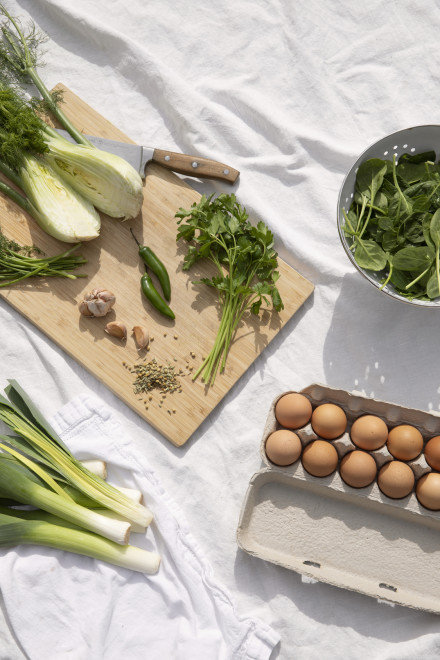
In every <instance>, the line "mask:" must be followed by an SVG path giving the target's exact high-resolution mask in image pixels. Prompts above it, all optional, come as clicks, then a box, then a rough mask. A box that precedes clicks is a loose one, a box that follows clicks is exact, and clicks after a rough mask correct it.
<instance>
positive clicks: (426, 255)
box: [393, 245, 435, 273]
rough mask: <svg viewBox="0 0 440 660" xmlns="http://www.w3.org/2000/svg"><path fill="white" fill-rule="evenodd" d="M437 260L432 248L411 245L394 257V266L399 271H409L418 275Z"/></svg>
mask: <svg viewBox="0 0 440 660" xmlns="http://www.w3.org/2000/svg"><path fill="white" fill-rule="evenodd" d="M434 259H435V253H434V251H433V249H432V248H430V247H425V246H421V247H416V246H415V245H409V246H408V247H404V248H402V249H401V250H399V251H398V252H396V254H394V255H393V265H394V267H395V268H397V269H398V270H409V271H411V272H415V273H418V272H420V271H422V270H425V269H426V268H427V267H428V266H430V265H431V264H432V263H433V261H434Z"/></svg>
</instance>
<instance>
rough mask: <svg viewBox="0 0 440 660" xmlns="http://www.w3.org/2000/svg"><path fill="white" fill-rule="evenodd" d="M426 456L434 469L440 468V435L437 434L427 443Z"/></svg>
mask: <svg viewBox="0 0 440 660" xmlns="http://www.w3.org/2000/svg"><path fill="white" fill-rule="evenodd" d="M425 458H426V462H427V463H428V465H430V466H431V467H432V468H433V469H434V470H440V435H436V436H434V437H433V438H431V440H428V442H427V443H426V445H425Z"/></svg>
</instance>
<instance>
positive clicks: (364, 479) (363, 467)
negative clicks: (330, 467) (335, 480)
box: [339, 449, 377, 488]
mask: <svg viewBox="0 0 440 660" xmlns="http://www.w3.org/2000/svg"><path fill="white" fill-rule="evenodd" d="M339 472H340V474H341V477H342V479H343V480H344V481H345V483H346V484H348V485H349V486H352V487H353V488H365V486H369V485H370V484H371V483H372V482H373V481H374V479H375V477H376V473H377V465H376V461H375V460H374V458H373V457H372V456H371V454H367V452H366V451H361V450H360V449H355V450H353V451H351V452H349V453H348V454H345V456H344V458H343V459H342V460H341V465H340V468H339Z"/></svg>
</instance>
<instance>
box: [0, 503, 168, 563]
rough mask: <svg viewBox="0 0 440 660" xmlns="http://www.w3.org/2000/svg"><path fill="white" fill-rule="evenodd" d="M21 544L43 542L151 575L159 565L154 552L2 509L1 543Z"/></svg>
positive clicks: (54, 520)
mask: <svg viewBox="0 0 440 660" xmlns="http://www.w3.org/2000/svg"><path fill="white" fill-rule="evenodd" d="M20 544H27V545H43V546H46V547H50V548H56V549H58V550H64V551H68V552H74V553H76V554H80V555H84V556H87V557H92V558H94V559H99V560H101V561H104V562H107V563H109V564H113V565H115V566H121V567H123V568H128V569H130V570H132V571H138V572H140V573H144V574H148V575H151V574H154V573H156V572H157V571H158V569H159V565H160V556H159V555H158V554H157V553H156V552H151V551H148V550H143V549H142V548H137V547H135V546H132V545H124V546H121V545H118V544H117V543H114V542H112V541H110V540H108V539H105V538H102V537H100V536H97V535H96V534H93V533H90V532H85V531H83V530H81V529H75V528H72V527H64V526H63V521H62V520H60V519H57V518H56V516H52V515H47V516H45V515H44V513H43V514H42V513H41V512H38V511H37V512H34V511H30V512H19V511H17V510H15V509H13V510H8V511H7V512H6V510H5V509H2V512H1V513H0V546H3V547H11V546H16V545H20Z"/></svg>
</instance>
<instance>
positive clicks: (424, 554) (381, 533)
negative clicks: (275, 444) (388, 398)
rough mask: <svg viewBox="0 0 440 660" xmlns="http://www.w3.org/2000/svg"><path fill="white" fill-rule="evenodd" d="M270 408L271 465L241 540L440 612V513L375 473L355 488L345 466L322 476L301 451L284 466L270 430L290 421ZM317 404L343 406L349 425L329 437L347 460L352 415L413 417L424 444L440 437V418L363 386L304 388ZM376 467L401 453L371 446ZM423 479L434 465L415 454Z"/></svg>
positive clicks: (287, 562)
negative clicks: (396, 491) (385, 489)
mask: <svg viewBox="0 0 440 660" xmlns="http://www.w3.org/2000/svg"><path fill="white" fill-rule="evenodd" d="M288 393H289V392H283V393H282V394H280V395H279V396H277V397H276V398H275V400H274V401H273V402H272V405H271V407H270V410H269V413H268V416H267V420H266V424H265V427H264V430H263V434H262V437H261V442H260V454H261V459H262V462H263V464H264V465H265V467H264V468H263V469H262V470H260V471H259V472H257V473H256V474H254V475H253V477H252V478H251V480H250V483H249V486H248V490H247V493H246V496H245V499H244V502H243V506H242V510H241V514H240V520H239V524H238V528H237V543H238V545H239V547H240V548H241V549H242V550H244V551H246V552H248V553H249V554H251V555H253V556H255V557H259V558H261V559H264V560H266V561H270V562H272V563H274V564H278V565H280V566H283V567H285V568H288V569H291V570H294V571H296V572H298V573H300V574H302V575H304V576H306V577H308V578H312V579H313V580H318V581H320V582H326V583H328V584H332V585H335V586H337V587H341V588H345V589H349V590H352V591H357V592H359V593H363V594H366V595H369V596H372V597H374V598H377V599H379V600H381V601H386V602H389V603H393V604H400V605H404V606H407V607H412V608H416V609H422V610H426V611H430V612H435V613H438V614H440V511H431V510H429V509H426V508H425V507H423V506H422V505H421V504H420V503H419V501H418V500H417V498H416V495H415V491H413V492H412V493H410V494H409V495H408V496H406V497H404V498H402V499H392V498H390V497H387V496H386V495H384V494H383V493H382V491H381V490H380V489H379V487H378V485H377V481H374V482H373V483H372V484H370V485H369V486H367V487H365V488H353V487H351V486H348V485H347V484H346V483H345V482H344V481H343V479H342V478H341V476H340V475H339V471H338V468H337V469H336V471H335V472H334V473H332V474H331V475H329V476H327V477H314V476H312V475H311V474H309V473H308V472H307V471H306V470H305V469H304V468H303V466H302V462H301V457H300V458H299V459H298V460H297V461H296V462H295V463H293V464H292V465H289V466H286V467H281V466H278V465H275V464H273V463H271V462H270V461H269V459H268V458H267V456H266V452H265V443H266V439H267V437H268V436H269V435H270V434H271V433H272V432H273V431H276V430H278V429H280V428H284V427H282V426H281V425H280V424H279V423H278V422H277V420H276V417H275V405H276V403H277V401H278V400H279V399H280V398H281V397H282V396H284V395H285V394H288ZM300 393H301V394H304V395H305V396H306V397H307V398H308V399H309V400H310V402H311V404H312V407H313V409H314V408H315V407H316V406H318V405H320V404H322V403H334V404H336V405H339V406H340V407H341V408H343V410H344V411H345V413H346V416H347V420H348V424H347V429H346V431H345V433H344V434H343V435H342V436H341V437H340V438H337V439H336V440H331V441H328V442H330V443H331V444H333V445H334V446H335V448H336V450H337V452H338V455H339V460H341V458H342V457H343V456H344V455H345V454H346V453H347V452H349V451H352V450H353V449H358V447H356V446H355V445H354V444H353V443H352V441H351V438H350V429H351V425H352V424H353V422H354V420H355V419H357V418H358V417H359V416H361V415H364V414H370V415H376V416H378V417H380V418H382V419H383V420H384V421H385V422H386V424H387V425H388V428H389V429H391V428H392V427H394V426H397V425H399V424H410V425H412V426H414V427H416V428H417V429H418V430H419V431H420V432H421V434H422V436H423V439H424V443H426V441H427V440H429V439H430V438H431V437H433V436H435V435H440V416H439V415H438V414H436V413H434V412H431V413H428V412H424V411H421V410H416V409H410V408H406V407H404V406H399V405H396V404H393V403H388V402H385V401H379V400H377V399H372V398H369V397H366V396H365V395H363V394H361V393H357V392H347V391H345V390H340V389H335V388H330V387H327V386H325V385H321V384H312V385H310V386H308V387H306V388H305V389H303V390H301V392H300ZM294 432H295V433H296V434H297V435H298V436H299V438H300V440H301V444H302V446H303V448H304V447H305V446H306V445H307V444H309V443H310V442H312V441H313V440H316V439H319V436H318V435H317V434H316V433H315V432H314V431H313V429H312V426H311V424H310V423H309V424H307V425H305V426H304V427H302V428H301V429H295V430H294ZM367 453H370V454H371V455H372V456H373V457H374V459H375V460H376V463H377V466H378V471H379V470H380V468H381V467H382V466H383V465H384V464H385V463H387V462H389V461H390V460H393V458H394V457H393V456H392V455H391V454H390V453H389V451H388V449H387V447H386V445H385V446H384V447H382V448H380V449H377V450H375V451H369V452H367ZM405 462H406V463H408V465H410V467H411V468H412V470H413V472H414V475H415V479H416V482H417V480H418V479H419V478H420V477H421V476H422V475H423V474H425V473H427V472H430V471H431V468H430V466H429V465H428V464H427V462H426V460H425V458H424V456H423V453H422V454H421V455H420V456H418V457H417V458H415V459H414V460H412V461H405Z"/></svg>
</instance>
